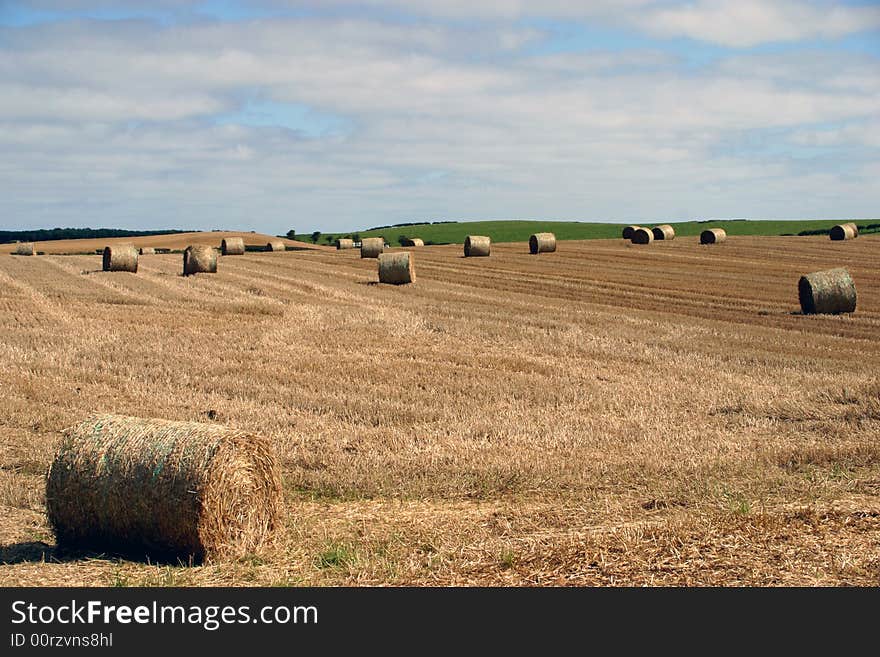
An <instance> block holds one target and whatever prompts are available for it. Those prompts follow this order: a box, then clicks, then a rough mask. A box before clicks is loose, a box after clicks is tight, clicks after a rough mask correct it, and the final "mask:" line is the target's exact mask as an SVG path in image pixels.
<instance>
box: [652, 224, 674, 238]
mask: <svg viewBox="0 0 880 657" xmlns="http://www.w3.org/2000/svg"><path fill="white" fill-rule="evenodd" d="M651 232H652V233H654V239H655V240H666V241H669V240H674V239H675V228H673V227H672V226H670V225H669V224H660V225H659V226H654V227H653V228H652V229H651Z"/></svg>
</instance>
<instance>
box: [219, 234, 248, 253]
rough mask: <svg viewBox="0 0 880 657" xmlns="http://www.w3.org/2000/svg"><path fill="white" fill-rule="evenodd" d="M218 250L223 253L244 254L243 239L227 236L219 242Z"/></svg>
mask: <svg viewBox="0 0 880 657" xmlns="http://www.w3.org/2000/svg"><path fill="white" fill-rule="evenodd" d="M220 251H221V252H222V253H223V255H225V256H228V255H244V239H242V238H241V237H227V238H226V239H224V240H223V241H222V242H220Z"/></svg>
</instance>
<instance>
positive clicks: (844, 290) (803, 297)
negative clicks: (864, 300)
mask: <svg viewBox="0 0 880 657" xmlns="http://www.w3.org/2000/svg"><path fill="white" fill-rule="evenodd" d="M798 298H799V300H800V302H801V311H803V313H804V314H805V315H813V314H817V313H820V314H829V315H838V314H840V313H851V312H855V309H856V285H855V283H853V279H852V277H851V276H850V275H849V272H848V271H847V270H846V269H844V268H842V267H841V268H838V269H829V270H827V271H817V272H814V273H812V274H806V275H804V276H801V278H800V280H799V281H798Z"/></svg>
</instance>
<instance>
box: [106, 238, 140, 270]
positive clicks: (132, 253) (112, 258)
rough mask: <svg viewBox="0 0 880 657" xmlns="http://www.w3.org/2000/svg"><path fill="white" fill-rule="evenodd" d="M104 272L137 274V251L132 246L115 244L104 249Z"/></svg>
mask: <svg viewBox="0 0 880 657" xmlns="http://www.w3.org/2000/svg"><path fill="white" fill-rule="evenodd" d="M103 265H104V271H130V272H133V273H137V270H138V251H137V249H136V248H134V245H133V244H116V245H115V246H105V247H104V260H103Z"/></svg>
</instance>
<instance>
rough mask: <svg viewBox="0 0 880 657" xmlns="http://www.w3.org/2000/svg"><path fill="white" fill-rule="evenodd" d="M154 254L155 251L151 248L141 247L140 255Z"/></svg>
mask: <svg viewBox="0 0 880 657" xmlns="http://www.w3.org/2000/svg"><path fill="white" fill-rule="evenodd" d="M155 253H156V249H154V248H153V247H152V246H142V247H141V248H140V254H141V255H155Z"/></svg>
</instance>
